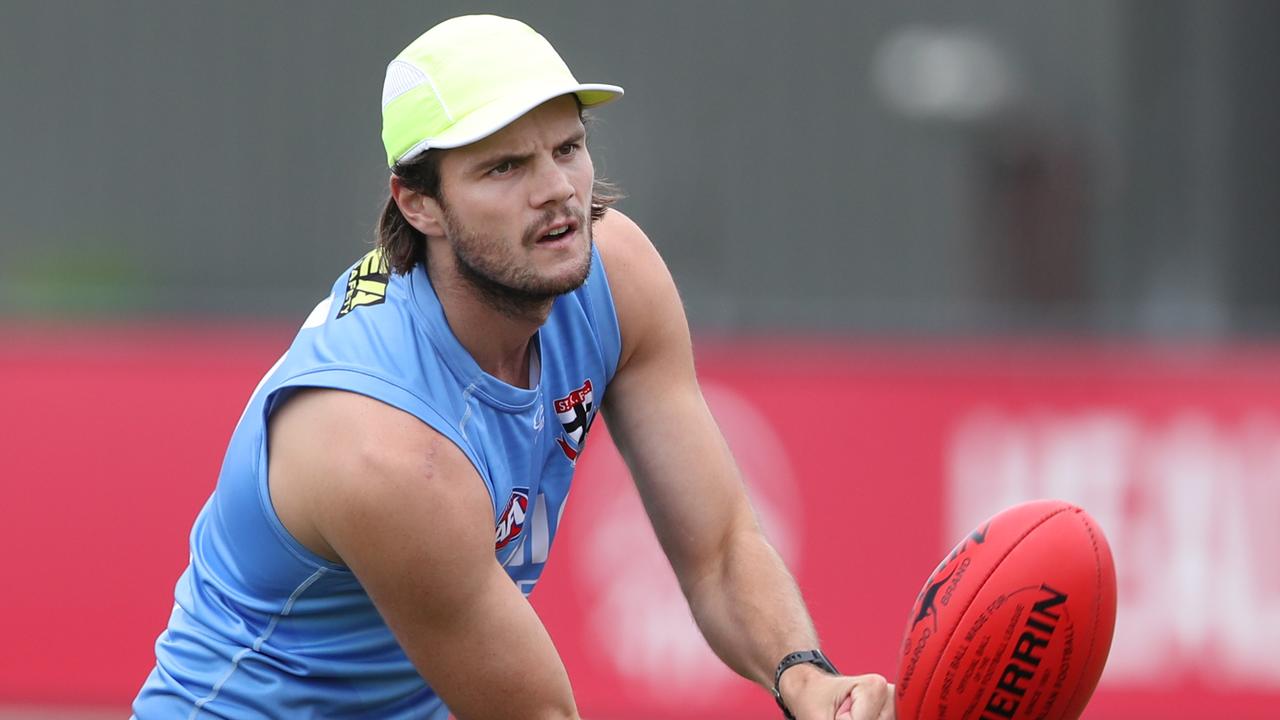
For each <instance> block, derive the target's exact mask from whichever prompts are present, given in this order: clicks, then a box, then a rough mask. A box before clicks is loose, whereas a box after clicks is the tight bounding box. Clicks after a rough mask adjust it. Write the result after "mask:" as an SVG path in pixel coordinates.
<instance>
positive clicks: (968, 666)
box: [897, 501, 1115, 720]
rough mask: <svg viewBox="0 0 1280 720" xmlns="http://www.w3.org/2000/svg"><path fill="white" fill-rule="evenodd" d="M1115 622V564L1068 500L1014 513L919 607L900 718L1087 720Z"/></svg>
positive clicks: (957, 561)
mask: <svg viewBox="0 0 1280 720" xmlns="http://www.w3.org/2000/svg"><path fill="white" fill-rule="evenodd" d="M1114 619H1115V578H1114V566H1113V565H1112V562H1111V556H1110V551H1109V549H1107V547H1106V543H1105V539H1103V538H1102V534H1101V532H1098V531H1097V529H1096V526H1094V525H1093V523H1092V521H1091V520H1090V519H1089V518H1088V516H1087V514H1085V513H1084V512H1083V511H1081V510H1080V509H1079V508H1076V507H1075V506H1073V505H1070V504H1068V503H1063V502H1059V501H1037V502H1034V503H1026V504H1023V505H1019V506H1015V507H1014V508H1010V509H1009V510H1006V511H1005V512H1002V513H1000V514H998V515H996V516H995V517H993V518H992V519H991V520H990V521H989V522H988V523H986V524H984V525H983V526H981V527H979V528H978V530H977V531H975V532H974V533H971V534H970V535H969V536H968V537H966V538H965V540H964V541H962V542H961V543H960V545H958V546H957V547H956V549H955V550H953V551H952V552H951V553H950V554H949V555H948V556H947V558H946V559H945V560H944V561H943V563H942V564H941V565H940V566H939V568H938V570H936V571H935V572H934V574H933V576H931V577H930V579H929V581H928V582H927V583H926V584H925V587H924V589H923V590H922V592H921V594H920V596H919V598H917V601H916V607H915V608H914V609H913V611H912V615H911V622H910V623H909V625H908V631H907V634H906V640H905V641H904V645H903V656H902V662H901V664H900V667H899V675H898V686H897V707H898V717H899V718H901V720H917V719H919V720H924V719H925V718H928V719H930V720H953V719H956V718H960V719H963V720H979V719H986V718H992V719H999V718H1010V719H1012V718H1030V717H1036V718H1048V719H1049V720H1055V719H1057V718H1074V717H1078V715H1079V713H1080V712H1081V711H1082V710H1083V707H1084V703H1086V702H1087V701H1088V697H1089V696H1090V695H1091V694H1092V690H1093V688H1094V687H1095V686H1096V684H1097V680H1098V677H1099V676H1100V675H1101V670H1102V665H1103V663H1105V660H1106V656H1107V652H1108V651H1109V648H1110V640H1111V634H1112V631H1113V629H1114Z"/></svg>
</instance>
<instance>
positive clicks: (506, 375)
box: [427, 262, 555, 388]
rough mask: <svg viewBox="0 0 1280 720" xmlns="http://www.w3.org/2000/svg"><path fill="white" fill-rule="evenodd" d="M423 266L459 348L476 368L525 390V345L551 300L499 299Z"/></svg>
mask: <svg viewBox="0 0 1280 720" xmlns="http://www.w3.org/2000/svg"><path fill="white" fill-rule="evenodd" d="M439 265H440V263H434V262H428V264H427V276H428V277H429V278H431V284H432V287H434V288H435V291H436V297H437V298H439V300H440V305H441V307H442V308H443V309H444V316H445V319H446V320H447V321H448V322H449V329H450V330H451V331H452V332H453V335H454V337H456V338H458V342H460V343H462V347H464V348H466V350H467V352H468V353H470V354H471V357H472V358H474V359H475V361H476V364H477V365H479V366H480V369H481V370H484V371H485V372H487V373H489V374H490V375H492V376H494V377H496V378H498V379H499V380H502V381H503V382H505V383H507V384H509V385H514V386H516V387H522V388H527V387H529V341H530V340H531V339H532V338H533V335H534V333H536V332H537V331H538V328H540V327H542V325H543V323H545V322H546V321H547V317H548V316H549V315H550V314H551V306H552V304H553V303H554V302H555V301H554V299H551V300H544V301H541V302H538V303H536V304H535V303H529V304H527V305H526V304H521V303H517V302H511V301H509V300H507V301H503V299H501V298H497V297H495V296H493V295H492V294H490V293H486V292H485V291H484V290H483V289H482V288H478V287H476V286H475V285H474V284H472V283H470V282H468V281H467V280H466V278H463V277H462V276H461V275H460V274H459V273H457V272H456V271H451V269H450V268H446V269H437V268H438V267H439Z"/></svg>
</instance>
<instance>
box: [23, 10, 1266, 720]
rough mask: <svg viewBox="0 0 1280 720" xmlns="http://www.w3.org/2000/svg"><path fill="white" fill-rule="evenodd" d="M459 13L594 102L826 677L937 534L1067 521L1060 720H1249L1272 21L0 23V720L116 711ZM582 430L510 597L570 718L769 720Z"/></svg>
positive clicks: (818, 18)
mask: <svg viewBox="0 0 1280 720" xmlns="http://www.w3.org/2000/svg"><path fill="white" fill-rule="evenodd" d="M471 12H494V13H498V14H504V15H510V16H513V17H518V18H520V19H522V20H524V21H526V22H528V23H529V24H531V25H532V26H534V27H535V28H537V29H538V30H539V31H540V32H542V33H543V34H544V35H545V36H547V37H548V39H550V40H551V42H552V43H553V44H554V45H555V46H556V47H557V48H558V49H559V50H560V52H561V53H562V54H563V55H564V57H565V59H566V60H567V61H568V63H569V65H570V67H572V68H574V69H575V72H576V74H577V75H578V77H579V79H581V80H584V81H588V82H590V81H603V82H616V83H618V84H620V85H622V86H624V87H625V88H626V89H627V97H626V98H625V99H624V100H622V101H621V102H620V103H618V104H617V105H614V106H610V107H608V108H605V109H602V110H601V111H600V112H599V113H597V114H596V121H595V122H594V124H593V125H592V140H591V144H592V153H593V157H594V159H595V161H596V167H597V172H599V173H601V174H603V175H606V176H607V177H609V178H611V179H612V180H614V181H615V182H617V183H618V184H619V185H620V186H621V187H622V188H623V190H624V191H625V193H626V195H627V197H626V199H625V200H624V201H623V202H622V203H621V205H620V207H621V208H622V209H623V210H624V211H625V212H627V213H628V214H629V215H630V216H631V217H633V218H634V219H636V220H637V221H638V222H639V223H640V225H641V226H642V227H644V228H645V229H646V231H647V232H648V234H649V235H650V237H651V238H652V239H653V240H654V242H655V243H656V244H657V246H658V247H659V249H660V250H661V251H662V253H663V255H664V257H665V258H666V260H667V263H668V264H669V265H670V267H671V269H672V271H673V273H674V274H675V276H676V280H677V282H678V283H679V285H680V287H681V290H682V295H683V297H684V299H685V303H686V306H687V309H688V312H689V315H690V319H691V321H692V323H693V326H694V332H695V342H696V345H697V348H698V354H699V363H700V368H701V371H702V375H703V377H704V381H705V382H706V384H707V395H708V398H709V400H710V401H711V403H712V405H713V409H714V410H715V411H716V413H717V416H718V417H719V418H720V419H721V422H722V424H723V425H724V426H725V430H726V434H727V435H728V436H729V440H730V442H731V443H732V444H734V446H735V448H736V449H737V451H738V456H739V459H740V462H741V463H742V465H743V470H744V474H745V476H746V478H747V481H748V483H749V484H750V485H751V487H752V492H753V494H754V495H755V497H756V500H757V503H758V505H759V506H760V510H761V514H762V517H763V518H764V520H765V522H766V525H767V526H768V527H769V529H770V532H771V534H772V535H773V536H774V539H775V542H777V543H778V545H779V549H780V550H781V551H782V552H783V554H784V555H786V556H788V557H789V559H790V560H791V561H792V563H793V564H794V565H795V566H796V568H797V574H798V576H799V578H800V580H801V583H802V585H804V586H805V589H806V592H807V594H808V596H809V599H810V601H811V603H812V604H813V610H814V614H815V619H816V620H817V621H818V624H819V629H820V631H821V632H822V633H823V635H824V642H825V643H826V644H827V645H828V646H830V648H831V649H832V650H833V652H832V655H833V656H834V657H836V658H837V661H838V662H839V664H840V665H841V667H842V668H846V669H856V670H857V671H859V672H862V671H866V672H871V671H874V672H881V673H884V674H886V675H890V676H892V674H893V672H894V670H895V664H894V663H895V658H896V654H897V650H898V648H897V643H898V642H899V640H900V637H901V632H902V629H903V626H904V625H905V621H906V613H907V611H908V609H909V607H910V604H911V601H912V599H913V598H914V595H915V592H916V591H917V590H918V589H919V583H920V582H922V581H923V579H924V578H925V576H926V575H927V574H928V572H929V570H931V569H932V564H933V563H934V562H935V561H936V559H937V558H938V557H940V556H941V554H942V553H943V552H945V550H946V549H947V547H948V546H949V545H950V542H951V541H952V540H953V539H955V538H958V537H959V536H960V535H961V534H962V533H963V532H965V531H967V530H968V529H969V527H970V525H971V524H972V523H974V522H976V521H977V520H978V519H980V518H982V517H985V516H987V515H989V514H990V513H991V512H994V510H995V509H997V508H999V507H1001V506H1003V505H1007V504H1010V503H1012V502H1016V501H1018V500H1021V499H1027V498H1030V497H1040V496H1055V497H1064V498H1066V499H1069V500H1073V501H1075V502H1079V503H1081V504H1082V505H1084V506H1085V507H1086V508H1087V509H1089V510H1090V512H1091V513H1093V514H1094V516H1095V517H1097V518H1098V519H1099V521H1100V522H1101V523H1102V524H1103V526H1104V528H1106V530H1107V531H1108V535H1109V536H1110V537H1111V539H1112V543H1113V546H1114V548H1115V551H1116V561H1117V567H1118V571H1119V573H1120V581H1121V585H1120V617H1119V626H1118V630H1117V636H1116V647H1115V649H1114V650H1113V656H1112V662H1111V664H1110V665H1109V668H1108V672H1107V673H1106V674H1104V676H1103V684H1102V687H1101V688H1100V690H1099V693H1098V696H1097V700H1096V702H1095V703H1094V706H1093V707H1092V708H1091V709H1090V711H1089V712H1088V713H1087V714H1086V717H1089V718H1138V717H1188V718H1190V717H1210V716H1212V717H1231V718H1250V717H1259V718H1261V717H1271V716H1272V715H1270V714H1268V713H1269V712H1274V710H1275V708H1276V707H1277V705H1278V704H1280V566H1277V564H1276V562H1275V560H1274V556H1275V555H1276V553H1277V551H1280V529H1278V528H1280V523H1276V522H1275V512H1276V509H1277V508H1280V490H1278V489H1277V487H1278V486H1280V482H1277V481H1278V480H1280V373H1278V372H1277V369H1280V344H1277V342H1276V339H1277V332H1278V331H1280V282H1278V281H1277V278H1276V268H1277V267H1280V243H1277V240H1278V239H1280V237H1278V236H1280V134H1277V133H1276V128H1277V127H1280V92H1277V88H1280V44H1278V43H1276V41H1275V37H1276V32H1277V30H1280V3H1275V2H1271V1H1270V0H1233V1H1231V2H1220V1H1218V0H1076V1H1073V2H1050V1H1049V0H1037V1H1035V2H1026V1H1023V0H973V1H972V2H968V3H963V4H956V3H953V2H946V1H945V0H921V1H920V2H913V3H899V2H893V1H892V0H864V1H862V2H835V1H832V2H824V1H820V0H803V1H801V0H797V1H794V2H773V1H772V0H733V1H731V0H698V1H696V2H677V1H675V0H671V1H669V2H668V1H655V2H645V3H637V2H599V1H595V2H592V1H589V0H559V1H557V2H544V3H523V2H517V1H516V0H504V1H497V2H487V3H477V2H462V1H459V0H442V1H440V2H431V3H424V2H379V3H346V2H338V1H336V0H325V1H318V2H300V1H289V2H285V1H281V2H265V3H264V2H240V1H229V2H217V3H209V2H194V1H180V2H159V1H158V0H119V1H113V2H89V1H83V2H79V1H67V0H42V1H37V0H7V1H6V2H4V3H3V4H0V108H2V109H3V112H0V159H2V165H0V183H2V184H0V187H2V188H3V192H0V393H2V395H3V397H4V398H5V400H6V406H7V408H8V411H7V412H5V413H4V415H3V419H0V541H2V542H3V546H4V547H5V548H7V551H8V556H9V557H8V559H9V562H8V565H9V569H8V570H7V571H6V576H7V578H8V582H6V584H5V589H4V593H3V595H0V638H4V650H3V652H0V716H6V715H5V713H8V714H9V715H12V716H14V717H27V716H44V717H55V716H57V717H63V716H65V717H96V713H98V712H99V711H102V712H106V713H107V714H108V716H116V717H118V716H120V714H121V713H122V712H124V711H125V708H126V707H127V705H128V703H129V701H130V700H131V699H132V697H133V695H134V693H135V692H136V690H137V688H138V687H139V686H140V684H141V682H142V680H143V679H144V677H145V675H146V673H147V672H148V671H149V669H150V666H151V663H152V662H153V661H154V658H153V656H152V655H151V644H152V642H153V641H154V638H155V636H156V635H157V634H158V633H159V632H160V631H161V630H162V629H163V627H164V623H165V621H166V619H167V611H168V608H169V606H170V605H171V604H172V587H173V583H174V581H176V579H177V576H178V573H179V572H180V571H181V568H182V567H183V565H184V563H185V561H186V551H185V539H186V533H187V531H188V530H189V527H190V522H191V520H192V518H193V517H194V515H195V513H196V511H197V510H198V509H199V506H200V504H201V503H203V501H204V499H205V497H207V495H208V493H209V491H210V490H211V489H212V486H213V481H214V479H215V477H216V473H217V468H218V465H219V463H220V459H221V453H222V451H223V449H224V447H225V442H226V440H227V438H228V437H229V435H230V430H231V428H232V427H233V425H234V423H235V422H236V419H237V418H238V416H239V413H240V411H241V409H242V407H243V403H244V401H245V400H247V398H248V394H249V392H250V391H251V390H252V388H253V386H254V384H255V383H256V381H257V379H258V378H259V377H260V376H261V375H262V373H264V372H265V371H266V370H267V369H268V368H269V367H270V365H271V364H272V362H273V361H274V360H275V358H276V357H277V356H278V355H279V353H280V352H282V351H283V350H284V348H285V347H287V344H288V342H289V340H290V338H291V337H292V335H293V332H294V330H295V329H296V327H297V325H298V324H300V323H301V321H302V319H303V318H304V317H305V316H306V314H307V313H308V312H309V311H310V309H311V308H312V306H313V305H314V304H315V303H316V301H318V300H319V299H320V297H321V295H322V294H323V293H324V292H325V290H326V289H327V288H328V287H329V286H330V285H331V284H332V282H333V281H334V278H336V277H337V275H338V274H339V273H340V272H341V271H342V270H343V268H345V267H347V266H348V265H349V263H350V262H351V261H352V260H354V259H355V258H356V257H358V256H359V255H360V254H362V253H363V252H365V250H366V249H367V247H368V246H369V243H370V242H371V239H372V227H373V222H374V220H375V216H376V212H377V210H378V209H379V207H380V205H381V203H382V201H383V200H384V198H385V196H386V168H385V163H384V157H383V156H382V154H381V146H380V142H379V136H378V132H379V128H380V117H379V97H380V92H381V82H382V74H383V70H384V68H385V64H386V62H387V61H388V60H389V58H391V57H392V56H393V55H394V54H395V52H397V51H398V50H399V49H400V48H401V47H403V46H404V45H405V44H407V43H408V42H409V41H410V40H412V39H413V38H414V37H416V36H417V35H418V34H419V33H421V32H422V31H423V30H424V29H425V28H427V27H429V26H431V25H433V24H435V23H436V22H438V21H440V20H442V19H445V18H447V17H451V16H453V15H457V14H464V13H471ZM602 439H603V433H602ZM602 439H601V440H597V442H598V443H599V444H598V445H596V446H593V452H592V453H589V454H588V455H587V456H586V457H585V459H584V463H583V465H582V468H581V473H580V475H581V477H580V479H579V487H578V488H576V489H575V498H576V500H575V501H574V503H571V505H573V507H574V510H573V511H571V512H570V513H569V514H568V515H569V517H570V520H569V521H568V522H570V523H573V524H571V525H569V526H568V527H567V529H566V531H565V538H566V539H564V540H563V541H562V543H560V544H558V546H559V547H560V551H559V553H558V560H557V561H556V562H553V563H552V568H551V570H549V572H550V573H551V575H550V576H549V577H548V578H546V580H545V584H546V586H545V587H540V589H539V591H538V593H535V595H534V602H535V604H536V605H538V606H539V609H540V611H541V612H542V613H543V615H544V617H546V619H547V623H548V625H549V626H550V628H551V630H552V633H553V636H555V637H556V639H557V644H558V645H559V646H560V648H561V651H562V653H564V655H565V660H566V663H567V665H568V666H569V670H570V675H571V677H572V678H574V682H575V690H576V692H577V694H578V696H579V700H580V703H581V706H582V708H583V710H584V712H585V713H586V714H587V715H588V716H590V717H593V718H596V719H597V720H627V719H628V718H637V719H639V718H656V717H663V718H683V717H689V718H693V717H699V718H707V717H720V715H717V714H716V713H717V712H729V710H730V709H732V710H733V712H735V713H736V714H735V715H733V716H734V717H759V718H769V717H773V716H774V714H775V711H774V710H773V709H772V708H771V704H770V701H769V699H768V698H767V696H765V695H764V694H762V693H760V692H757V691H754V690H751V689H749V688H745V687H743V686H742V684H741V683H740V681H737V680H735V679H733V678H731V677H728V676H727V671H724V670H723V669H721V668H718V667H716V664H715V661H714V658H713V656H711V654H710V652H709V651H708V650H706V649H705V648H704V647H703V646H702V645H701V642H700V640H698V638H697V637H696V634H694V631H693V630H692V625H691V622H690V621H689V620H688V617H687V611H686V610H684V609H683V606H682V605H681V602H680V599H679V597H678V591H677V590H676V587H675V583H674V580H673V579H671V578H670V577H669V576H670V571H669V570H667V569H666V567H665V565H664V563H663V561H662V559H661V557H660V556H659V555H658V554H657V552H658V551H657V549H656V543H655V542H654V541H653V540H652V538H651V536H650V535H649V534H648V531H647V530H646V529H645V528H644V526H643V521H642V519H640V516H639V514H638V513H639V509H638V502H637V501H636V500H635V498H634V494H633V493H632V494H630V495H629V494H627V493H626V491H624V490H619V488H623V487H624V486H625V484H626V482H625V473H624V470H623V469H622V468H621V465H620V463H619V461H618V460H617V459H616V456H615V455H614V454H613V452H612V450H611V448H608V447H606V446H607V443H605V442H603V441H602ZM575 515H577V516H578V517H576V518H575V517H574V516H575ZM602 526H608V527H611V528H613V529H615V530H617V529H618V528H621V530H617V531H616V532H613V533H612V534H608V535H607V537H608V538H610V539H609V541H608V542H606V541H605V539H604V538H605V535H604V534H601V532H600V528H601V527H602ZM619 538H621V539H619ZM855 548H856V549H857V552H856V553H854V552H853V549H855ZM854 554H856V555H857V556H859V557H861V556H864V555H865V556H868V557H865V558H863V559H854V558H853V557H851V556H852V555H854ZM623 568H627V569H626V570H625V573H626V574H628V578H627V579H628V581H629V583H630V584H629V585H627V586H624V585H622V584H621V580H622V579H623V578H622V577H621V576H622V575H623V574H624V570H623ZM637 574H638V575H640V576H642V579H643V580H644V581H643V582H641V583H637V582H636V580H637V577H636V575H637ZM637 584H640V585H644V586H645V587H649V588H653V593H652V594H651V595H646V594H644V593H639V594H637V592H636V591H635V590H634V588H635V586H636V585H637ZM628 587H629V588H631V589H627V588H628ZM672 593H676V595H675V596H672ZM663 663H666V664H667V666H668V667H669V666H670V665H671V664H673V663H674V665H675V666H676V667H678V668H680V672H681V674H679V675H677V677H681V678H684V679H685V680H684V681H682V682H675V683H672V682H671V677H672V675H670V674H666V675H664V674H662V668H663ZM661 681H665V682H666V683H667V684H666V685H662V684H661ZM709 687H711V688H718V689H720V690H721V691H722V692H723V693H724V695H725V696H732V697H734V698H741V700H738V699H735V700H733V701H731V703H730V704H729V705H726V704H725V703H724V702H723V696H722V697H721V698H720V699H719V701H718V702H717V703H716V704H714V705H712V706H710V707H707V706H702V705H699V702H705V700H706V696H707V692H706V689H707V688H709ZM699 698H702V700H699ZM733 703H740V704H738V705H734V704H733ZM724 717H728V715H724Z"/></svg>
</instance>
